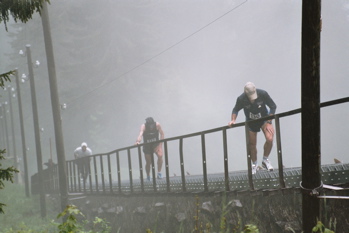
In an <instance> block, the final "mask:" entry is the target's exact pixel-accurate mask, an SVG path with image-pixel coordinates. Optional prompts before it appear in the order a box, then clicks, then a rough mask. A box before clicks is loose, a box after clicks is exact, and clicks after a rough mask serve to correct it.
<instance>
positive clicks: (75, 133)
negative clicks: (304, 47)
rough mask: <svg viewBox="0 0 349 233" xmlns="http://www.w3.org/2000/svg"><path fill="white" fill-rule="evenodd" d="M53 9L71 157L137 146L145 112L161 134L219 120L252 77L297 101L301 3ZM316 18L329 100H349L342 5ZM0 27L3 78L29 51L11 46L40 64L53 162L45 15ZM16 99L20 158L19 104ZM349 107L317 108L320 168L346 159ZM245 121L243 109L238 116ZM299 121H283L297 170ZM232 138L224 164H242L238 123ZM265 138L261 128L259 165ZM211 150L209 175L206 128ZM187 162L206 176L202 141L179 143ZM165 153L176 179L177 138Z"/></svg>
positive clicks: (215, 150) (348, 49)
mask: <svg viewBox="0 0 349 233" xmlns="http://www.w3.org/2000/svg"><path fill="white" fill-rule="evenodd" d="M48 11H49V17H50V25H51V33H52V40H53V47H54V53H55V54H54V55H55V64H56V72H57V81H58V88H59V90H58V91H59V96H60V103H61V104H62V105H63V104H66V106H67V107H66V108H65V109H62V111H61V116H62V126H63V134H64V147H65V156H66V160H71V159H73V151H74V150H75V148H76V147H78V146H80V145H81V143H82V142H86V143H87V144H88V146H89V147H90V148H91V149H92V151H93V153H94V154H97V153H106V152H110V151H113V150H115V149H117V148H121V147H127V146H131V145H133V144H134V143H135V141H136V138H137V136H138V133H139V130H140V126H141V124H143V123H144V121H145V118H146V117H149V116H152V117H153V118H154V119H155V120H156V121H158V122H159V123H160V124H161V125H162V128H163V130H164V132H165V137H166V138H169V137H175V136H179V135H183V134H189V133H194V132H200V131H204V130H207V129H212V128H217V127H221V126H225V125H227V124H228V122H229V121H230V116H231V111H232V108H233V107H234V105H235V101H236V98H237V97H238V96H239V95H240V94H241V93H242V92H243V86H244V84H245V83H246V82H248V81H252V82H254V83H255V84H256V86H257V88H261V89H264V90H266V91H267V92H268V93H269V94H270V96H271V97H272V98H273V99H274V101H275V103H276V104H277V113H281V112H286V111H290V110H293V109H297V108H300V107H301V11H302V5H301V1H295V0H265V1H258V0H220V1H216V0H189V1H188V0H177V1H170V0H148V1H134V0H100V1H94V0H84V1H83V0H74V1H70V0H60V1H57V0H52V1H51V4H50V5H48ZM322 19H323V24H322V33H321V64H320V67H321V102H325V101H329V100H334V99H338V98H343V97H348V95H349V91H348V88H349V81H348V79H347V76H348V74H349V66H348V64H349V43H348V41H349V3H348V2H347V1H345V0H337V1H331V0H323V1H322ZM1 26H2V27H1V28H0V43H1V50H0V68H1V70H0V73H4V72H7V71H9V70H13V69H14V68H16V67H18V70H19V74H20V75H21V74H22V73H25V74H27V75H28V68H27V63H26V61H27V60H26V57H22V56H20V55H19V53H18V52H19V50H24V51H25V45H26V44H30V45H31V53H32V59H33V61H36V60H39V61H40V63H41V64H40V66H39V67H38V68H36V69H34V76H35V85H36V95H37V101H38V108H39V123H40V128H42V129H43V131H42V132H41V135H40V136H41V147H42V153H43V161H44V162H46V161H47V160H48V159H49V158H50V156H51V155H52V157H53V161H54V162H57V157H56V149H55V139H54V128H53V117H52V108H51V101H50V92H49V81H48V72H47V63H46V53H45V45H44V38H43V32H42V24H41V18H40V15H39V14H35V15H34V17H33V20H30V21H29V22H28V23H26V24H23V23H15V22H12V23H9V29H8V32H6V30H5V27H4V25H3V24H1ZM11 85H13V86H15V82H14V81H13V82H12V83H11ZM309 91H311V90H309ZM0 94H1V99H0V101H1V102H4V101H7V99H6V97H7V94H6V93H5V92H4V91H3V90H1V91H0ZM21 95H22V104H23V114H24V121H25V136H26V144H27V147H28V148H29V151H28V153H27V156H28V162H29V171H30V174H33V173H36V172H37V166H36V154H35V153H36V149H35V140H34V128H33V117H32V116H33V114H32V110H31V97H30V87H29V82H25V83H23V85H22V86H21ZM13 103H14V116H15V117H14V119H13V120H14V122H15V132H16V134H17V135H16V148H17V155H18V156H19V157H21V154H22V152H21V140H20V138H21V137H20V128H19V126H20V125H19V116H18V105H17V100H15V101H13ZM348 107H349V105H348V103H345V104H340V105H337V106H333V107H327V108H322V110H321V153H322V158H321V161H322V164H331V163H333V159H334V158H337V159H339V160H341V161H342V162H348V155H347V151H348V150H349V143H347V140H348V137H347V133H348V130H349V126H348V124H347V119H348V115H349V108H348ZM244 120H245V116H244V114H243V111H240V114H239V117H238V122H243V121H244ZM300 121H301V118H300V114H298V115H295V116H291V117H286V118H281V119H280V124H281V139H282V141H281V142H282V153H283V163H284V165H285V166H286V167H299V166H301V128H300V127H301V122H300ZM228 142H229V143H228V144H229V145H228V153H229V170H231V171H235V170H243V169H246V168H247V162H246V145H245V134H244V129H243V128H236V129H231V130H228ZM275 142H276V141H275V139H274V144H275ZM263 144H264V136H263V134H262V133H259V136H258V147H257V148H258V160H259V162H261V158H262V152H263ZM206 146H207V154H206V157H207V166H208V167H207V169H208V172H209V173H216V172H222V171H223V151H222V136H221V133H213V134H212V135H208V136H207V137H206ZM11 151H12V149H11V148H10V150H9V152H10V153H11ZM137 156H138V155H137V153H134V157H135V159H137V158H136V157H137ZM276 156H277V153H276V145H274V148H273V150H272V153H271V155H270V160H271V162H272V164H273V165H274V166H275V167H276V165H277V157H276ZM125 157H126V156H125ZM184 157H185V158H184V160H185V169H186V170H187V171H188V172H190V173H191V174H198V173H201V172H202V165H201V146H200V138H199V137H198V138H193V139H187V140H184ZM126 160H127V159H126ZM169 160H170V162H169V163H170V175H172V174H174V173H176V174H180V166H179V149H178V142H171V143H169ZM143 162H144V160H143ZM133 163H134V164H138V163H137V162H133ZM125 169H127V166H126V165H125Z"/></svg>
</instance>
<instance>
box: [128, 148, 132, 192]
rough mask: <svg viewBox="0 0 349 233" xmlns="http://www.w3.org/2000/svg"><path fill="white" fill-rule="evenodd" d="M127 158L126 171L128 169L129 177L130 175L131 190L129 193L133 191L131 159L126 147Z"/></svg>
mask: <svg viewBox="0 0 349 233" xmlns="http://www.w3.org/2000/svg"><path fill="white" fill-rule="evenodd" d="M127 158H128V171H129V177H130V191H131V193H133V179H132V161H131V151H130V148H129V149H127Z"/></svg>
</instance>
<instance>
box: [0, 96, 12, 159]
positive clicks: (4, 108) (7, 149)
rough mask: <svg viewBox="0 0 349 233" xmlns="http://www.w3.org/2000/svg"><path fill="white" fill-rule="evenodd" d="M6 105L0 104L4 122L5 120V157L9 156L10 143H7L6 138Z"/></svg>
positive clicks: (5, 103)
mask: <svg viewBox="0 0 349 233" xmlns="http://www.w3.org/2000/svg"><path fill="white" fill-rule="evenodd" d="M6 105H7V102H4V103H2V104H1V106H2V108H1V109H2V115H3V116H4V120H5V132H6V154H7V157H8V156H9V154H10V142H9V138H8V128H7V116H6V115H7V114H6Z"/></svg>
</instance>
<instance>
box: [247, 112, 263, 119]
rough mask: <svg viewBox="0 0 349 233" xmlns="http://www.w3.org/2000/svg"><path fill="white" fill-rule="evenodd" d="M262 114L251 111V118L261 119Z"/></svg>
mask: <svg viewBox="0 0 349 233" xmlns="http://www.w3.org/2000/svg"><path fill="white" fill-rule="evenodd" d="M261 117H262V116H261V114H260V113H257V114H253V113H252V112H250V119H252V120H256V119H259V118H261Z"/></svg>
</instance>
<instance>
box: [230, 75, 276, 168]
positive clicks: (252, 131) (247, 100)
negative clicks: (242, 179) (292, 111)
mask: <svg viewBox="0 0 349 233" xmlns="http://www.w3.org/2000/svg"><path fill="white" fill-rule="evenodd" d="M267 106H268V107H269V110H268V109H267ZM241 109H244V113H245V116H246V121H250V120H256V119H259V118H262V117H266V116H268V115H274V114H275V111H276V104H275V103H274V101H273V100H272V98H271V97H270V96H269V94H268V93H267V92H266V91H264V90H262V89H256V86H255V85H254V84H253V83H252V82H247V83H246V84H245V87H244V93H242V94H241V95H240V96H239V97H238V98H237V100H236V104H235V107H234V108H233V111H232V114H231V121H230V122H229V126H232V125H233V124H235V121H236V118H237V116H238V112H239V111H240V110H241ZM248 127H249V134H248V135H249V149H250V155H251V160H252V174H256V172H257V170H258V162H257V132H260V129H262V131H263V133H264V136H265V140H266V141H265V144H264V154H263V160H262V167H263V168H265V169H267V170H268V171H273V170H274V168H273V166H272V165H271V163H270V161H269V159H268V157H269V154H270V151H271V149H272V147H273V138H274V128H273V125H272V121H271V120H268V121H258V122H251V123H249V124H248Z"/></svg>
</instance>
